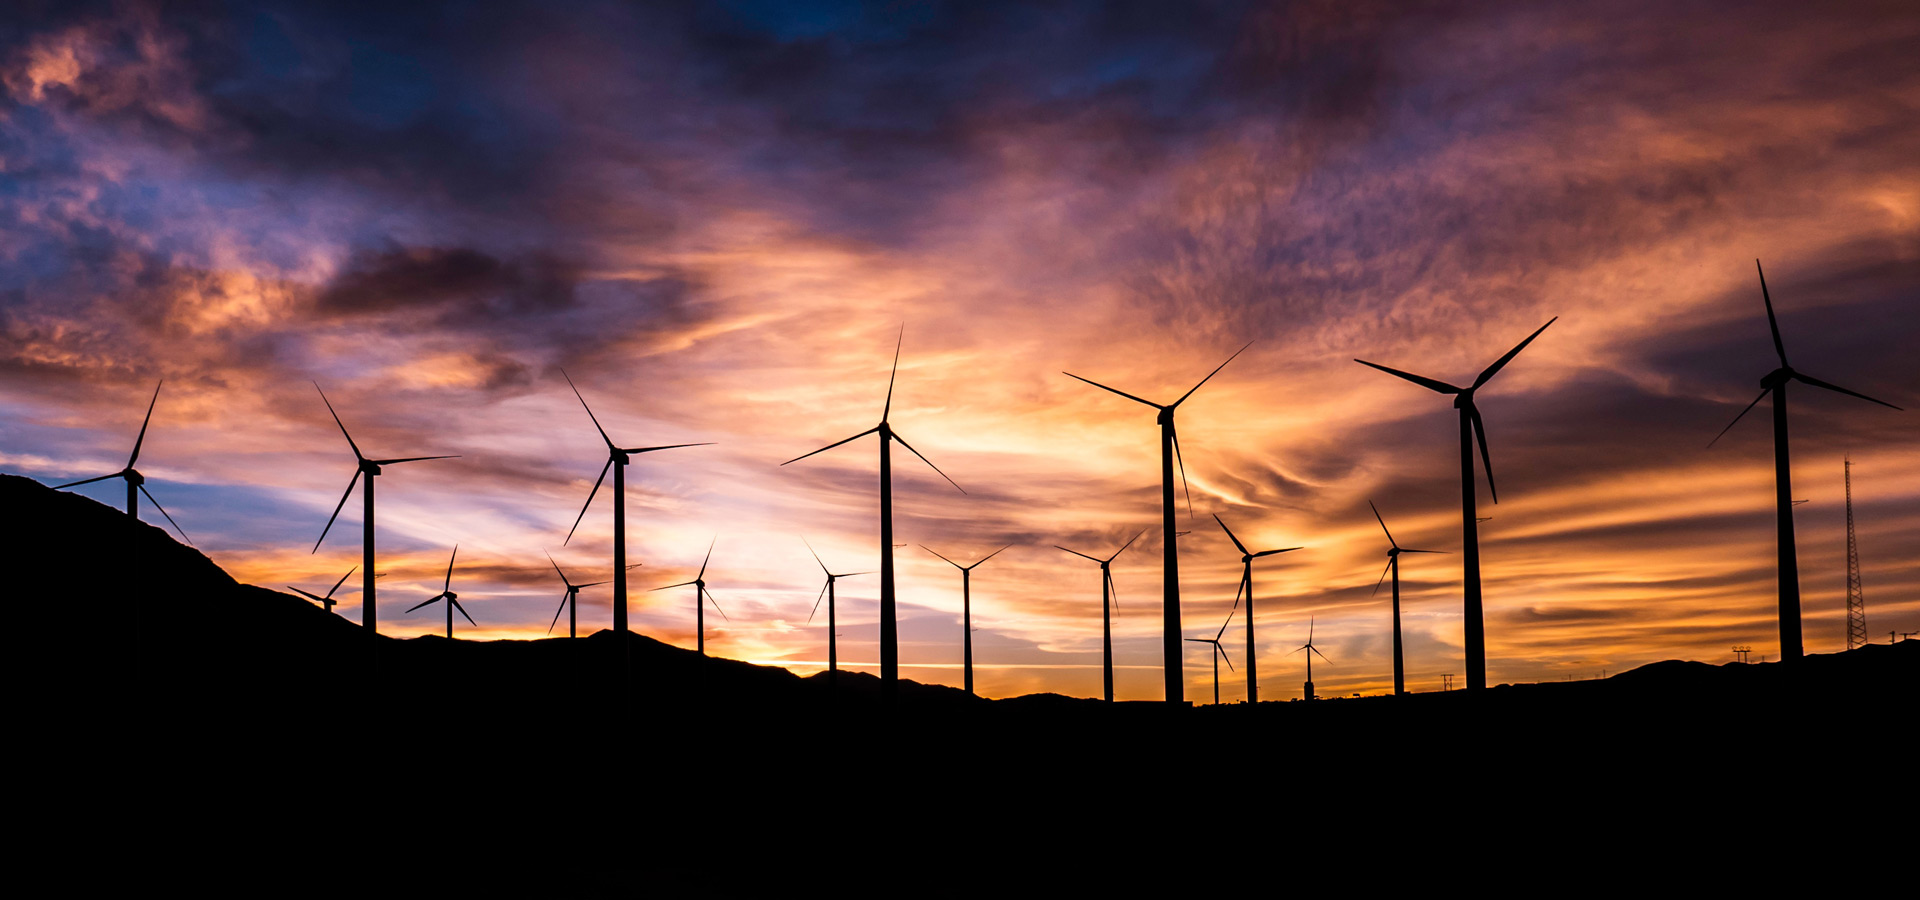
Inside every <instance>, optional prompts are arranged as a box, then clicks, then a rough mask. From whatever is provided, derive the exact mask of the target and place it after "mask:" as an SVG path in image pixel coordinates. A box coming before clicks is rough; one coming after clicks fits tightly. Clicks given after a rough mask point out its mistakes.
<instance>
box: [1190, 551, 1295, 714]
mask: <svg viewBox="0 0 1920 900" xmlns="http://www.w3.org/2000/svg"><path fill="white" fill-rule="evenodd" d="M1294 549H1296V550H1297V549H1299V548H1298V547H1296V548H1294ZM1239 601H1240V595H1239V594H1237V593H1236V594H1235V595H1234V604H1233V609H1231V610H1228V611H1227V621H1226V622H1221V623H1220V630H1219V631H1217V632H1214V635H1213V637H1210V638H1187V640H1189V641H1192V642H1193V643H1196V644H1212V645H1213V652H1212V653H1209V654H1207V655H1208V656H1211V657H1213V705H1215V706H1219V705H1220V661H1221V660H1223V659H1225V660H1227V671H1229V672H1231V671H1233V660H1231V659H1227V648H1225V647H1222V646H1220V636H1221V635H1223V634H1226V633H1227V625H1228V623H1230V622H1232V621H1233V613H1234V611H1235V610H1238V609H1239V608H1240V602H1239ZM1247 612H1249V613H1251V612H1253V609H1252V607H1248V609H1247ZM1247 658H1248V659H1252V658H1253V654H1252V652H1251V651H1249V652H1248V654H1247ZM1247 678H1248V680H1249V683H1251V680H1252V678H1253V670H1252V669H1248V670H1247ZM1247 695H1248V696H1250V697H1251V696H1253V691H1252V689H1251V688H1249V689H1248V691H1247ZM1248 702H1252V701H1248Z"/></svg>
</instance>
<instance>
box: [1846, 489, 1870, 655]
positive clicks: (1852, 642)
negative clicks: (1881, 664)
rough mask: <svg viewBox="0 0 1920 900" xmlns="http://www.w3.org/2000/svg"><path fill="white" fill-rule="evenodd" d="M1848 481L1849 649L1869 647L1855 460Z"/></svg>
mask: <svg viewBox="0 0 1920 900" xmlns="http://www.w3.org/2000/svg"><path fill="white" fill-rule="evenodd" d="M1845 472H1846V480H1847V649H1848V650H1852V649H1853V648H1855V647H1864V646H1866V645H1867V596H1866V594H1865V592H1863V591H1861V589H1860V544H1859V542H1857V541H1856V540H1855V539H1854V536H1853V459H1852V457H1848V458H1847V460H1846V466H1845Z"/></svg>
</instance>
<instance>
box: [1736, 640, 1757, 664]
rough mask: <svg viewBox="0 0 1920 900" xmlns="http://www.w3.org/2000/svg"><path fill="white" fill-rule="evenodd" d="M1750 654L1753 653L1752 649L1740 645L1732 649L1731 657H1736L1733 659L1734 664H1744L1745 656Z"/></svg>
mask: <svg viewBox="0 0 1920 900" xmlns="http://www.w3.org/2000/svg"><path fill="white" fill-rule="evenodd" d="M1752 652H1753V648H1752V647H1749V646H1746V645H1745V644H1741V645H1738V646H1736V647H1734V648H1733V655H1734V656H1735V657H1737V659H1735V660H1734V662H1737V663H1741V664H1745V663H1746V662H1747V654H1749V653H1752Z"/></svg>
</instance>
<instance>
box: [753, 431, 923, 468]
mask: <svg viewBox="0 0 1920 900" xmlns="http://www.w3.org/2000/svg"><path fill="white" fill-rule="evenodd" d="M879 430H880V426H878V425H875V426H873V427H872V428H869V429H867V430H865V431H862V432H860V433H859V434H856V435H854V436H853V437H850V438H847V439H846V440H844V441H834V442H833V443H831V444H828V445H826V446H825V447H821V448H820V449H818V450H815V451H813V453H803V454H801V455H799V456H796V457H794V458H792V459H790V460H787V462H783V463H781V465H783V466H784V465H786V464H787V463H797V462H799V461H801V460H803V459H806V458H807V457H809V456H812V455H814V453H825V452H827V451H828V450H832V449H833V448H835V447H838V446H840V445H841V444H846V443H851V442H853V441H857V440H859V439H861V438H863V437H866V436H867V435H870V434H872V433H874V432H876V431H879ZM929 465H931V463H929Z"/></svg>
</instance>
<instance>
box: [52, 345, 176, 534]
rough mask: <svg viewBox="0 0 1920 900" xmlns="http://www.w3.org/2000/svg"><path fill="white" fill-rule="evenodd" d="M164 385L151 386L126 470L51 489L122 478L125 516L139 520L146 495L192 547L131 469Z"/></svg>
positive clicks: (142, 479)
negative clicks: (141, 502) (124, 494)
mask: <svg viewBox="0 0 1920 900" xmlns="http://www.w3.org/2000/svg"><path fill="white" fill-rule="evenodd" d="M165 383H166V382H165V381H164V380H162V381H160V382H159V383H157V384H155V385H154V386H153V399H152V400H149V401H147V417H146V418H144V419H141V420H140V436H139V437H136V438H134V439H133V453H132V455H130V456H128V457H127V467H126V468H124V469H121V470H120V471H118V472H115V473H113V474H111V475H101V476H99V477H97V478H87V479H83V480H80V481H69V482H67V483H66V484H60V485H55V486H54V488H53V489H54V490H56V491H58V490H65V489H66V488H70V487H79V486H80V485H83V484H92V483H94V482H96V481H105V480H107V479H109V478H124V479H126V482H127V515H129V516H132V517H134V518H135V519H138V518H140V495H141V494H146V495H147V499H148V500H152V501H153V508H154V509H157V510H160V515H162V516H166V518H167V524H169V525H172V526H173V530H174V531H177V532H179V533H180V539H181V540H183V541H186V542H187V546H189V547H191V546H193V539H192V538H189V537H187V532H186V530H185V529H182V528H181V527H180V523H179V522H175V521H174V520H173V517H172V516H170V515H167V510H166V508H165V507H163V506H161V505H160V501H158V500H154V499H153V494H152V493H151V492H149V491H148V490H147V477H146V476H145V475H142V474H140V472H139V471H138V470H136V469H135V468H134V467H133V464H134V463H136V462H139V461H140V445H141V444H143V443H146V440H147V425H148V424H149V423H151V422H152V421H153V405H154V404H156V403H159V402H160V385H162V384H165Z"/></svg>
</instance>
